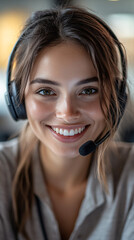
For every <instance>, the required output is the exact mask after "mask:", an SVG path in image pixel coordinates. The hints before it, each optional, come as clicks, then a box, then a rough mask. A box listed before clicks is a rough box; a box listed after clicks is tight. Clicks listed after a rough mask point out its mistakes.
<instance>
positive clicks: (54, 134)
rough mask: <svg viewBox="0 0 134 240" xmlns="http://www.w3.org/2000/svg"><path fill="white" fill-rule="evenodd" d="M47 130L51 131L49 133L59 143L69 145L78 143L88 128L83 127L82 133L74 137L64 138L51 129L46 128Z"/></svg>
mask: <svg viewBox="0 0 134 240" xmlns="http://www.w3.org/2000/svg"><path fill="white" fill-rule="evenodd" d="M47 127H48V128H49V130H50V131H51V133H52V134H53V136H54V137H55V138H56V139H57V140H59V141H60V142H64V143H71V142H75V141H78V140H79V139H80V138H81V137H82V136H83V135H84V134H85V133H86V131H87V129H88V127H89V125H88V126H86V127H85V129H84V130H83V132H81V133H78V134H76V135H74V136H64V135H60V134H59V133H56V132H55V131H54V130H53V129H52V128H51V127H49V126H47Z"/></svg>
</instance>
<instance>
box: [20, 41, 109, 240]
mask: <svg viewBox="0 0 134 240" xmlns="http://www.w3.org/2000/svg"><path fill="white" fill-rule="evenodd" d="M92 77H97V72H96V69H95V67H94V65H93V63H92V61H91V58H90V56H89V54H88V53H87V52H86V50H85V49H84V48H83V47H82V46H81V45H79V44H78V43H73V42H64V43H60V44H58V45H56V46H53V47H48V48H45V49H43V50H42V51H41V53H40V54H39V55H38V57H37V58H36V61H35V63H34V65H33V69H32V72H31V75H30V77H29V82H28V83H27V86H26V90H25V104H26V111H27V116H28V120H29V123H30V126H31V128H32V130H33V132H34V134H35V135H36V136H37V138H38V139H39V140H40V142H41V144H40V155H41V164H42V169H43V172H44V178H45V181H46V184H47V188H48V192H49V195H50V198H51V201H52V203H53V209H54V212H55V216H56V218H57V220H58V222H59V228H60V233H61V236H62V239H68V237H69V235H70V234H71V232H72V230H73V227H74V223H75V220H76V218H77V215H78V211H79V208H80V205H81V201H82V199H83V197H84V192H85V188H86V180H87V174H88V171H89V166H90V161H91V158H92V154H90V155H88V156H85V157H83V156H80V154H79V147H80V146H81V145H82V144H83V143H85V142H86V141H88V140H95V139H96V138H97V137H98V136H99V135H100V134H101V133H102V131H103V130H104V128H105V120H104V116H103V113H102V110H101V107H100V101H99V85H98V81H93V82H90V83H86V84H82V85H79V86H76V84H77V83H78V82H79V81H80V80H83V79H87V78H92ZM37 78H43V79H48V80H52V81H54V82H57V83H59V84H61V86H55V85H50V84H46V83H45V84H44V83H37V82H36V83H33V84H32V81H33V80H35V79H37ZM44 88H47V89H51V90H52V91H49V94H50V92H51V94H52V95H47V96H46V95H44V91H43V89H44ZM85 88H86V89H87V88H90V89H92V90H91V93H90V94H89V93H87V92H86V94H85V92H83V89H85ZM78 124H83V125H88V124H89V125H90V126H89V128H88V129H87V131H86V132H85V134H84V135H83V136H82V137H81V138H80V139H79V140H78V141H75V142H73V143H62V142H60V141H58V140H57V139H56V138H55V137H54V136H53V135H52V133H51V131H50V130H49V129H48V127H47V126H46V125H50V126H54V125H67V126H69V125H78ZM66 222H68V224H66Z"/></svg>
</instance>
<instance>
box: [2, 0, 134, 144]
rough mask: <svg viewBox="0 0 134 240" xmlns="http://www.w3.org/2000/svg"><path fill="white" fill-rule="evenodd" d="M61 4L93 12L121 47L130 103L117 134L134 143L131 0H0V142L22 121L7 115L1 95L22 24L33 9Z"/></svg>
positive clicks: (133, 17)
mask: <svg viewBox="0 0 134 240" xmlns="http://www.w3.org/2000/svg"><path fill="white" fill-rule="evenodd" d="M64 4H66V5H76V6H82V7H85V8H88V9H89V10H90V11H93V13H95V14H97V15H98V16H100V17H101V18H102V19H103V20H104V21H106V22H107V23H108V24H109V26H110V27H111V28H112V29H113V31H114V32H115V33H116V35H117V37H118V38H119V39H120V41H121V42H122V43H123V45H124V46H125V48H126V51H127V59H128V82H129V88H130V102H129V104H128V106H127V109H126V113H125V116H124V118H123V120H122V123H121V126H120V129H119V133H120V139H121V140H122V141H127V142H134V0H127V1H126V0H111V1H110V0H81V1H80V0H76V1H75V0H72V1H71V0H70V1H66V0H38V1H36V0H23V1H20V0H19V1H18V0H4V1H2V0H0V141H6V140H7V139H8V138H9V137H11V136H13V135H16V134H18V132H19V131H20V130H21V128H22V127H23V125H24V124H25V121H18V122H15V121H14V120H13V119H12V118H11V116H10V114H9V112H8V109H7V106H6V103H5V98H4V94H5V92H6V69H7V64H8V58H9V55H10V52H11V50H12V48H13V46H14V44H15V42H16V40H17V38H18V36H19V33H20V31H21V29H22V27H23V24H24V22H25V20H26V19H27V17H29V15H31V14H32V12H34V11H37V10H41V9H46V8H51V7H54V6H57V5H64Z"/></svg>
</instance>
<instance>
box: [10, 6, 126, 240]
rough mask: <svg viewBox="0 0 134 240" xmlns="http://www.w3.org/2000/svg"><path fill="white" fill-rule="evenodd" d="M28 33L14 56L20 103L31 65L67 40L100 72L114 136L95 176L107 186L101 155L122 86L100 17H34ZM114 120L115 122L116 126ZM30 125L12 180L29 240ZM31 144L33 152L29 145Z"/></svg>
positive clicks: (70, 13)
mask: <svg viewBox="0 0 134 240" xmlns="http://www.w3.org/2000/svg"><path fill="white" fill-rule="evenodd" d="M22 32H24V34H23V36H22V39H21V43H20V44H19V46H18V48H17V51H16V56H15V70H14V78H15V81H16V83H17V84H18V85H19V86H20V92H19V94H20V99H21V101H24V100H25V99H24V91H25V87H26V84H27V81H28V77H29V75H30V72H31V71H32V66H33V63H34V61H35V59H36V57H37V55H38V54H39V53H40V51H41V50H42V49H43V48H45V47H49V46H55V45H56V44H59V43H61V42H63V41H68V40H69V41H74V42H78V43H79V44H81V45H82V46H83V47H84V48H85V49H86V51H87V52H88V53H89V55H90V57H91V59H92V61H93V64H94V66H95V68H96V70H97V75H98V80H99V89H100V105H101V108H102V111H103V114H104V117H105V119H106V129H105V130H107V129H109V130H110V131H111V135H110V137H109V139H107V141H105V142H104V143H103V144H102V145H101V146H100V147H98V150H97V174H98V178H99V180H100V182H101V183H103V185H104V186H105V189H106V188H107V184H106V171H105V170H106V169H105V168H106V164H105V162H104V159H103V153H104V150H105V148H106V146H107V145H108V142H109V141H110V139H111V138H112V137H113V135H114V133H115V131H116V126H117V122H118V119H119V115H120V106H119V101H118V92H117V91H116V87H115V85H116V84H115V81H116V79H117V78H118V79H119V81H122V75H121V73H120V68H119V63H120V60H119V56H118V51H117V48H116V44H115V42H114V40H113V38H112V36H111V35H110V34H109V32H108V31H107V30H106V29H105V27H104V26H103V25H102V24H101V23H99V18H98V17H97V16H95V15H94V14H92V13H89V12H88V11H86V10H84V9H82V8H77V7H67V8H58V9H50V10H43V11H37V12H35V13H34V14H33V15H32V16H31V17H30V18H29V19H28V20H27V22H26V24H25V27H24V29H23V31H22ZM113 115H114V121H113ZM37 141H38V140H37V138H36V137H35V136H34V134H33V133H32V130H31V128H30V125H29V123H27V125H26V126H25V128H24V129H23V131H22V132H21V134H20V137H19V152H18V156H17V163H18V167H17V170H16V174H15V176H14V181H13V207H14V215H15V221H16V226H17V229H18V232H21V233H22V234H23V235H24V237H25V238H26V239H29V238H28V235H27V233H26V231H25V223H26V220H27V218H28V217H29V216H30V214H31V210H32V203H33V199H34V198H33V180H32V161H31V159H32V152H33V149H34V147H35V145H36V144H37ZM29 143H30V147H27V146H29Z"/></svg>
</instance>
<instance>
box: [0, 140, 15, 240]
mask: <svg viewBox="0 0 134 240" xmlns="http://www.w3.org/2000/svg"><path fill="white" fill-rule="evenodd" d="M17 151H18V140H17V139H13V140H10V141H7V142H0V235H1V238H2V239H9V238H10V239H16V238H15V237H14V228H13V226H12V223H13V219H12V181H13V177H14V173H15V170H16V166H17V164H16V156H17ZM9 236H10V237H9Z"/></svg>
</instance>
